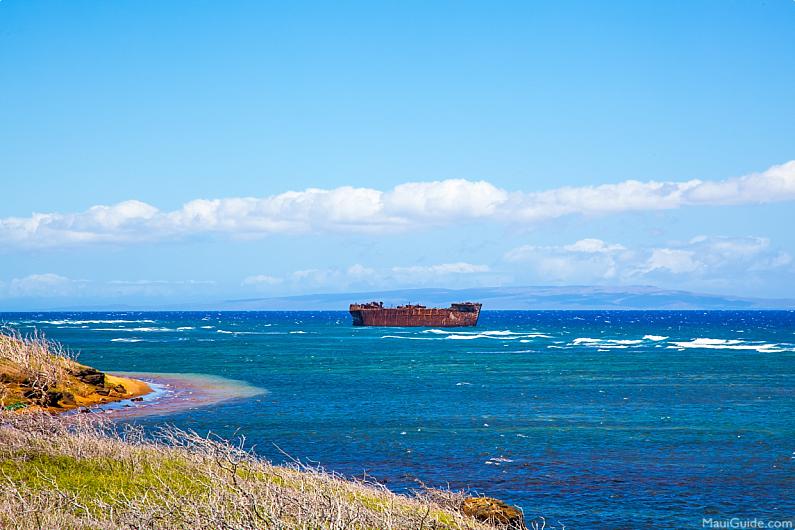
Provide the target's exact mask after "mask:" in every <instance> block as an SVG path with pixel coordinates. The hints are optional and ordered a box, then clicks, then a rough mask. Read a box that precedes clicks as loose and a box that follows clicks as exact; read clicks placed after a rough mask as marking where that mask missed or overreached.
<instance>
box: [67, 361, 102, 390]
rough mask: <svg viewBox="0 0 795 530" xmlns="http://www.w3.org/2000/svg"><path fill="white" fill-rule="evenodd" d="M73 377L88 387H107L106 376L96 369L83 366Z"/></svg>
mask: <svg viewBox="0 0 795 530" xmlns="http://www.w3.org/2000/svg"><path fill="white" fill-rule="evenodd" d="M72 375H74V376H75V377H76V378H77V379H79V380H80V381H82V382H83V383H85V384H87V385H93V386H105V374H104V373H103V372H100V371H99V370H97V369H95V368H91V367H88V366H81V367H80V369H79V370H75V371H74V372H73V373H72Z"/></svg>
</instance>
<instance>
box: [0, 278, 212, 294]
mask: <svg viewBox="0 0 795 530" xmlns="http://www.w3.org/2000/svg"><path fill="white" fill-rule="evenodd" d="M216 285H217V282H215V281H213V280H146V279H139V280H110V281H92V280H83V279H74V278H69V277H67V276H62V275H60V274H56V273H54V272H46V273H39V274H30V275H28V276H24V277H21V278H13V279H11V280H9V281H7V282H2V281H0V298H65V297H69V298H85V297H89V298H91V297H95V298H103V297H107V298H112V299H114V300H116V299H117V298H118V297H119V296H129V295H141V296H167V295H174V294H193V293H197V292H199V293H200V292H203V291H205V290H207V289H208V288H214V287H215V286H216Z"/></svg>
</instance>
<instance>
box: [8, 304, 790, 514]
mask: <svg viewBox="0 0 795 530" xmlns="http://www.w3.org/2000/svg"><path fill="white" fill-rule="evenodd" d="M0 320H2V321H5V322H10V323H12V325H13V326H14V327H16V328H18V329H20V330H21V331H23V332H28V331H31V330H32V328H33V327H36V328H38V329H40V330H43V331H44V332H45V333H46V335H47V336H48V337H49V338H52V339H55V340H58V341H61V342H62V343H64V344H65V345H67V346H68V347H70V348H72V349H75V350H79V351H80V352H81V354H80V361H81V362H84V363H86V364H90V365H93V366H96V367H98V368H100V369H103V370H107V371H111V372H112V371H141V372H191V373H202V374H211V375H218V376H223V377H227V378H232V379H237V380H242V381H245V382H248V383H249V384H251V385H255V386H257V387H261V388H264V389H267V393H266V394H263V395H259V396H255V397H251V398H247V399H241V400H236V401H230V402H225V403H221V404H218V405H215V406H212V407H207V408H201V409H196V410H190V411H183V412H179V413H176V414H172V415H169V416H160V417H145V418H137V419H135V420H134V421H136V422H139V423H144V424H145V425H155V424H158V423H162V422H166V421H167V422H169V423H173V424H176V425H178V426H182V427H188V428H193V429H196V430H198V431H207V430H212V431H214V432H217V433H219V434H222V435H226V436H229V435H232V434H234V433H235V432H237V433H238V434H243V435H245V436H246V438H247V440H248V442H249V443H252V444H256V451H257V452H258V453H260V454H262V455H264V456H266V457H268V458H271V459H272V460H274V461H277V462H278V461H283V460H284V459H285V456H284V454H283V453H282V451H284V452H285V453H287V454H289V455H291V456H292V457H295V458H298V459H300V460H304V461H310V462H317V463H320V464H322V465H323V466H324V467H326V468H327V469H330V470H334V471H338V472H341V473H344V474H346V475H351V476H362V475H363V474H364V473H367V474H368V475H370V476H372V477H375V478H376V479H378V480H380V481H382V482H384V483H385V484H386V485H387V486H388V487H390V488H392V489H394V490H398V491H404V490H406V489H411V488H417V487H418V486H419V483H420V482H422V483H424V484H427V485H429V486H448V485H449V486H450V487H452V488H456V489H457V488H470V489H473V490H475V491H477V492H479V493H482V494H486V495H491V496H496V497H499V498H501V499H503V500H506V501H508V502H509V503H514V504H517V505H520V506H522V507H523V509H524V510H525V513H526V514H527V516H528V518H532V517H535V516H537V515H543V516H545V517H546V518H547V520H548V521H549V523H550V524H553V525H556V524H557V522H558V521H561V522H563V523H565V525H566V527H567V528H608V527H609V528H650V527H654V528H701V527H702V518H712V519H714V520H724V519H729V518H731V517H740V518H742V519H752V518H761V519H763V520H787V519H792V518H793V517H795V389H794V388H793V385H794V384H795V312H785V311H770V312H748V311H709V312H700V311H698V312H696V311H681V312H676V311H486V312H483V314H482V315H481V320H480V323H479V325H478V327H477V328H470V329H459V330H450V329H448V330H433V329H421V328H420V329H414V328H354V327H352V326H351V324H350V317H349V315H348V314H347V313H345V312H241V313H216V312H198V313H197V312H166V313H149V312H147V313H137V312H114V313H21V314H20V313H4V314H0Z"/></svg>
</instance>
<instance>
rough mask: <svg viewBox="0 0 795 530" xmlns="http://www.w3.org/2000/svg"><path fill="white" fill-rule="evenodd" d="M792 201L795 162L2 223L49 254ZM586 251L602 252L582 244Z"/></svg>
mask: <svg viewBox="0 0 795 530" xmlns="http://www.w3.org/2000/svg"><path fill="white" fill-rule="evenodd" d="M793 199H795V161H790V162H787V163H785V164H782V165H779V166H773V167H771V168H769V169H768V170H766V171H763V172H761V173H752V174H750V175H745V176H742V177H735V178H729V179H725V180H721V181H711V182H710V181H702V180H697V179H693V180H688V181H684V182H655V181H649V182H641V181H637V180H629V181H625V182H621V183H618V184H605V185H601V186H582V187H562V188H557V189H552V190H547V191H541V192H526V191H507V190H503V189H500V188H498V187H496V186H494V185H493V184H491V183H489V182H485V181H477V182H473V181H468V180H462V179H451V180H443V181H433V182H410V183H405V184H400V185H398V186H396V187H394V188H393V189H391V190H387V191H381V190H376V189H371V188H353V187H350V186H344V187H340V188H334V189H330V190H324V189H316V188H312V189H307V190H304V191H288V192H286V193H281V194H278V195H272V196H268V197H261V198H256V197H238V198H226V199H212V200H208V199H196V200H193V201H190V202H188V203H186V204H184V205H183V206H182V207H181V208H179V209H177V210H174V211H170V212H167V211H161V210H159V209H157V208H156V207H154V206H152V205H149V204H146V203H143V202H140V201H134V200H131V201H125V202H121V203H118V204H115V205H111V206H93V207H91V208H89V209H88V210H86V211H84V212H80V213H34V214H32V215H31V216H30V217H7V218H4V219H0V243H3V244H5V245H6V246H17V247H53V246H64V245H75V244H90V243H115V244H123V243H130V242H139V241H149V240H162V239H174V238H181V237H188V236H191V235H201V234H226V235H229V236H232V237H242V238H246V237H258V236H264V235H268V234H275V233H322V232H346V233H388V232H394V231H399V230H405V229H418V228H421V227H423V226H427V225H433V226H439V225H450V224H461V223H465V222H467V221H472V220H475V219H487V220H492V221H495V222H501V223H517V222H521V223H532V222H537V221H543V220H548V219H554V218H557V217H561V216H565V215H574V214H579V215H600V214H615V213H621V212H630V211H654V210H665V209H672V208H680V207H684V206H706V205H726V204H754V203H767V202H777V201H790V200H793ZM583 245H584V246H583V248H582V249H581V251H582V252H605V251H606V250H605V249H599V248H595V247H588V246H587V245H588V244H587V243H584V244H583Z"/></svg>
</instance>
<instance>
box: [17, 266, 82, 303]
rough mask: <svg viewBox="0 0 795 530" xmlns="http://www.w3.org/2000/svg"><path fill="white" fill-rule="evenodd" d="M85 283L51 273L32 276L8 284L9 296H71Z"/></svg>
mask: <svg viewBox="0 0 795 530" xmlns="http://www.w3.org/2000/svg"><path fill="white" fill-rule="evenodd" d="M84 283H85V282H84V281H81V280H72V279H70V278H67V277H65V276H61V275H59V274H54V273H51V272H48V273H44V274H30V275H28V276H25V277H23V278H14V279H13V280H11V281H10V282H9V283H8V296H9V297H11V298H23V297H42V296H69V295H72V294H74V293H75V291H77V290H78V289H79V288H80V286H81V285H82V284H84Z"/></svg>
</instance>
